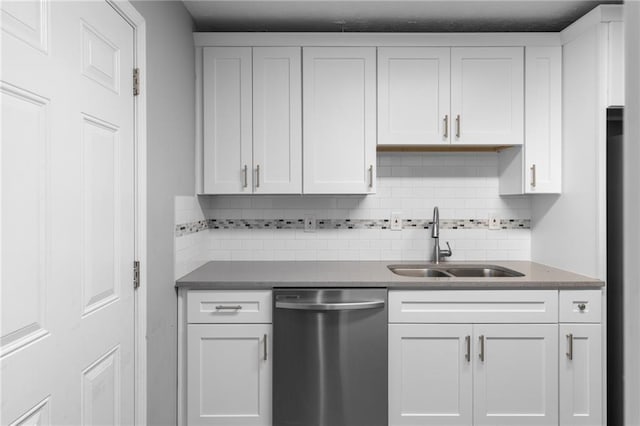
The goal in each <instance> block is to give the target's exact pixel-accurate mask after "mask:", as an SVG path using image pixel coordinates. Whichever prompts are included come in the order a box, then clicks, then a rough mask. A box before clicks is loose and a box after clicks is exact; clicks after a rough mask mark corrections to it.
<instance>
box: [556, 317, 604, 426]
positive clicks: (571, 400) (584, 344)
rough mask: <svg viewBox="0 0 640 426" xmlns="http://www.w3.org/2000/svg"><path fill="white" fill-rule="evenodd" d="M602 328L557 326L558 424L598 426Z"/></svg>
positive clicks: (600, 404) (600, 398)
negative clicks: (558, 338)
mask: <svg viewBox="0 0 640 426" xmlns="http://www.w3.org/2000/svg"><path fill="white" fill-rule="evenodd" d="M601 342H602V328H601V326H600V324H561V325H560V348H561V349H560V351H559V352H560V424H561V425H563V426H564V425H567V426H573V425H581V426H583V425H591V426H596V425H601V424H602V423H603V418H602V344H601Z"/></svg>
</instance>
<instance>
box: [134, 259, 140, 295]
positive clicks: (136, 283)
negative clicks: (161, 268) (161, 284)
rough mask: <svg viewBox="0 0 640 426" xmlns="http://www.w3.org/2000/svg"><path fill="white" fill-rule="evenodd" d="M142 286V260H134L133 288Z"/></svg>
mask: <svg viewBox="0 0 640 426" xmlns="http://www.w3.org/2000/svg"><path fill="white" fill-rule="evenodd" d="M138 287H140V261H138V260H134V261H133V289H134V290H135V289H137V288H138Z"/></svg>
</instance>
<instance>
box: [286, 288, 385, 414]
mask: <svg viewBox="0 0 640 426" xmlns="http://www.w3.org/2000/svg"><path fill="white" fill-rule="evenodd" d="M274 305H275V306H274V314H273V327H274V333H273V339H274V341H273V344H274V356H273V371H274V380H273V424H274V425H276V426H386V425H387V404H388V402H387V394H388V391H387V368H388V366H387V290H386V289H286V290H284V289H276V290H274Z"/></svg>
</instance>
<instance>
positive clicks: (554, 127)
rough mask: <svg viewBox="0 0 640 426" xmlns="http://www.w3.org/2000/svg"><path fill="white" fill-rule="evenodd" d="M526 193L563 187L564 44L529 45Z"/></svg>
mask: <svg viewBox="0 0 640 426" xmlns="http://www.w3.org/2000/svg"><path fill="white" fill-rule="evenodd" d="M526 75H527V82H526V96H525V98H526V108H525V110H526V118H527V129H526V136H525V145H524V152H525V155H524V164H525V168H524V176H525V179H524V191H525V193H530V194H534V193H542V194H545V193H560V191H561V189H562V181H561V179H562V169H561V167H562V48H561V47H560V46H545V47H527V48H526Z"/></svg>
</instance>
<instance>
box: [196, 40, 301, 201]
mask: <svg viewBox="0 0 640 426" xmlns="http://www.w3.org/2000/svg"><path fill="white" fill-rule="evenodd" d="M202 84H203V97H202V103H203V114H204V116H203V122H204V126H203V128H204V134H203V138H204V142H203V145H204V147H203V156H204V166H203V170H204V193H207V194H251V193H261V194H290V193H294V194H299V193H300V192H301V191H302V117H301V108H302V106H301V104H302V94H301V90H302V86H301V70H300V48H299V47H256V48H253V49H252V48H250V47H205V48H204V49H203V77H202Z"/></svg>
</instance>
